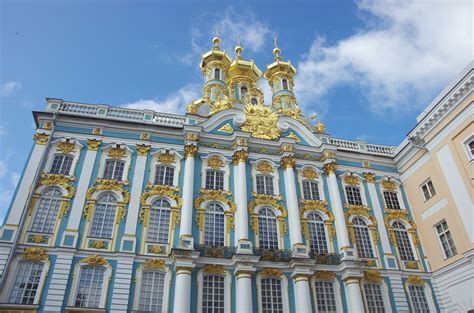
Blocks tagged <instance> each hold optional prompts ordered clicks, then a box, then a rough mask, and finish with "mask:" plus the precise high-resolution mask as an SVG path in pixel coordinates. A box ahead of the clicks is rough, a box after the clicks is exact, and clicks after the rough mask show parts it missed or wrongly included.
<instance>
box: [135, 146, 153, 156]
mask: <svg viewBox="0 0 474 313" xmlns="http://www.w3.org/2000/svg"><path fill="white" fill-rule="evenodd" d="M148 151H150V146H148V145H137V152H138V155H147V154H148Z"/></svg>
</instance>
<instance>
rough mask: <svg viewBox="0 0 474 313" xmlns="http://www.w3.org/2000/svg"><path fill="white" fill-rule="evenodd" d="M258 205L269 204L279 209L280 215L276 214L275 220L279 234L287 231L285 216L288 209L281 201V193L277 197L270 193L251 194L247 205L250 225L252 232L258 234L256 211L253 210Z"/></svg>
mask: <svg viewBox="0 0 474 313" xmlns="http://www.w3.org/2000/svg"><path fill="white" fill-rule="evenodd" d="M260 205H269V206H271V207H273V208H275V209H276V210H278V211H280V213H281V215H279V216H277V221H278V223H279V227H280V236H283V234H286V233H287V231H288V229H287V224H286V217H287V216H288V211H287V210H286V208H285V206H284V205H283V203H282V198H281V195H280V196H279V197H275V196H272V195H260V194H255V193H254V194H252V198H251V201H250V203H249V205H248V210H249V214H250V218H251V226H252V229H253V231H254V233H255V234H257V235H258V213H257V212H255V208H256V207H257V206H260Z"/></svg>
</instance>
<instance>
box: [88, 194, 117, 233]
mask: <svg viewBox="0 0 474 313" xmlns="http://www.w3.org/2000/svg"><path fill="white" fill-rule="evenodd" d="M110 195H111V196H113V197H114V198H115V212H114V214H113V220H112V230H111V234H110V238H109V237H104V236H101V237H96V236H92V229H93V226H94V218H95V216H96V212H97V205H98V204H99V199H101V198H102V197H106V196H110ZM104 203H106V205H107V207H106V210H107V209H109V206H112V205H113V203H112V204H110V203H111V202H104ZM118 211H119V198H118V197H117V195H116V194H115V193H113V192H111V191H105V192H102V193H100V194H99V195H98V196H97V200H96V201H95V203H94V209H93V212H92V216H91V220H90V228H89V231H88V236H87V237H88V238H92V239H97V240H112V239H114V237H115V224H116V221H117V214H118ZM109 222H110V221H109ZM104 226H105V217H104V222H103V223H102V226H101V228H100V232H101V233H103V232H104Z"/></svg>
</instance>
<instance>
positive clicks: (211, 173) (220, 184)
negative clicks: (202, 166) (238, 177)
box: [206, 170, 224, 190]
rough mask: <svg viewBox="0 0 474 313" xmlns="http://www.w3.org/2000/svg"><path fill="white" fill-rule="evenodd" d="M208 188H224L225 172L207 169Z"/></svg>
mask: <svg viewBox="0 0 474 313" xmlns="http://www.w3.org/2000/svg"><path fill="white" fill-rule="evenodd" d="M206 189H213V190H224V172H223V171H216V170H206Z"/></svg>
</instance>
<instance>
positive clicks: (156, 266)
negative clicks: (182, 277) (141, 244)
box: [143, 259, 165, 270]
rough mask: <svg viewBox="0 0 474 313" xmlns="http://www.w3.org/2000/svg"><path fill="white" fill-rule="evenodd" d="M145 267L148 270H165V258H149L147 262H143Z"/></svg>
mask: <svg viewBox="0 0 474 313" xmlns="http://www.w3.org/2000/svg"><path fill="white" fill-rule="evenodd" d="M143 268H144V269H147V270H164V269H165V260H161V259H147V260H146V261H145V263H143Z"/></svg>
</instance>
